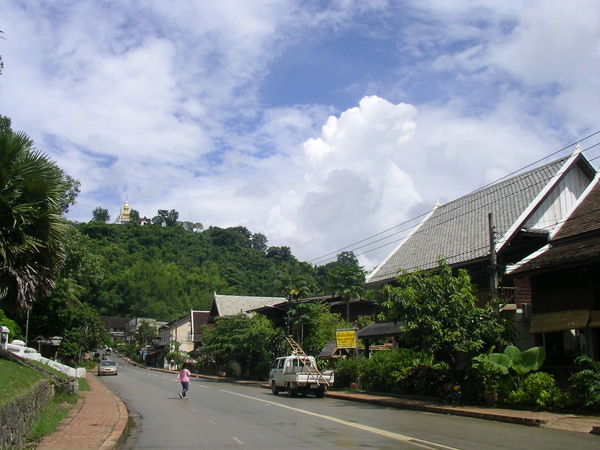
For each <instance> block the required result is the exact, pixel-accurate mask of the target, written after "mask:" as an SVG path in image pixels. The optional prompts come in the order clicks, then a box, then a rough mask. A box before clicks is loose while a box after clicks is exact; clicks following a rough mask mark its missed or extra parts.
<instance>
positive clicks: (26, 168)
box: [0, 129, 67, 311]
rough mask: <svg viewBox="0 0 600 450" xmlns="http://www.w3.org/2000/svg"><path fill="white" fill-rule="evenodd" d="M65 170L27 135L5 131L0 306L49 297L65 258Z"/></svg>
mask: <svg viewBox="0 0 600 450" xmlns="http://www.w3.org/2000/svg"><path fill="white" fill-rule="evenodd" d="M65 189H66V186H65V184H64V173H63V172H62V171H61V170H60V168H59V167H58V166H57V165H56V164H55V163H53V162H52V161H50V160H49V159H48V157H47V156H46V155H44V154H42V153H41V152H39V151H37V150H35V149H34V148H33V141H31V140H30V139H29V138H28V137H27V136H26V135H25V134H24V133H14V132H12V131H11V130H10V129H4V130H2V132H0V304H1V305H3V307H4V308H5V309H8V310H13V311H15V310H18V309H25V308H29V307H30V306H31V305H32V304H33V303H34V302H36V301H39V300H42V299H44V298H46V297H47V296H48V295H50V293H51V292H52V289H53V288H54V277H55V276H56V274H57V273H58V270H59V269H60V267H61V266H62V264H63V262H64V257H65V252H64V239H65V235H66V232H67V225H66V222H65V221H64V220H63V218H62V217H61V208H62V207H63V206H64V199H65Z"/></svg>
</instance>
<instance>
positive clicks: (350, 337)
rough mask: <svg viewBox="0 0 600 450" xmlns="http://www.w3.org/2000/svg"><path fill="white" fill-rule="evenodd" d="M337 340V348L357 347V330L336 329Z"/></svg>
mask: <svg viewBox="0 0 600 450" xmlns="http://www.w3.org/2000/svg"><path fill="white" fill-rule="evenodd" d="M335 340H336V343H337V348H355V347H356V331H354V330H352V331H336V332H335Z"/></svg>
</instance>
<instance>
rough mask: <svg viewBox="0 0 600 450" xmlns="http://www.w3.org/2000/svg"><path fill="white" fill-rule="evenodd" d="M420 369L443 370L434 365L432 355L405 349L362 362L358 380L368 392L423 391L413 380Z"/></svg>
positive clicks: (379, 353) (378, 353) (387, 352)
mask: <svg viewBox="0 0 600 450" xmlns="http://www.w3.org/2000/svg"><path fill="white" fill-rule="evenodd" d="M422 367H434V368H436V369H438V368H440V369H441V368H445V367H446V365H439V364H438V365H436V364H435V363H434V358H433V356H432V355H429V354H426V353H420V352H417V351H414V350H410V349H407V348H399V349H396V350H388V351H382V352H377V353H375V354H374V355H373V356H372V357H371V358H369V359H364V360H362V363H361V365H360V379H361V383H362V385H363V387H364V388H365V389H367V390H370V391H379V392H392V393H405V394H406V393H413V392H410V391H409V390H410V389H411V388H419V389H424V387H423V386H421V385H420V383H417V382H416V381H411V380H414V378H415V377H414V375H415V372H414V371H415V370H418V371H421V370H424V369H421V368H422Z"/></svg>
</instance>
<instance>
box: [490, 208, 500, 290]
mask: <svg viewBox="0 0 600 450" xmlns="http://www.w3.org/2000/svg"><path fill="white" fill-rule="evenodd" d="M488 225H489V231H490V300H491V299H493V298H498V260H497V256H496V236H495V235H496V227H495V226H494V213H489V214H488Z"/></svg>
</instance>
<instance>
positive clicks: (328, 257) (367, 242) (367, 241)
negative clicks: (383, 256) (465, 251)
mask: <svg viewBox="0 0 600 450" xmlns="http://www.w3.org/2000/svg"><path fill="white" fill-rule="evenodd" d="M597 134H600V130H599V131H596V132H594V133H592V134H590V135H588V136H586V137H584V138H582V139H580V140H578V141H577V142H575V143H572V144H569V145H567V146H565V147H563V148H561V149H559V150H557V151H555V152H553V153H551V154H549V155H547V156H545V157H544V158H541V159H538V160H537V161H534V162H532V163H531V164H528V165H527V166H524V167H522V168H520V169H518V170H516V171H513V172H511V173H509V174H507V175H505V176H503V177H501V178H499V179H498V180H496V181H493V182H491V183H488V184H486V185H484V186H482V187H480V188H478V189H476V190H474V191H472V192H471V193H469V194H467V195H465V196H462V197H459V198H458V199H456V200H453V201H452V202H449V203H447V204H446V205H445V206H448V205H450V204H452V203H454V202H455V203H456V204H457V206H456V207H455V208H450V209H447V211H446V214H448V213H451V212H452V211H455V210H456V208H458V207H461V208H462V207H464V205H463V204H459V202H458V200H460V199H463V198H465V197H468V196H471V195H473V194H475V193H477V192H479V191H483V190H485V189H486V188H488V187H490V186H493V185H496V184H498V188H497V189H495V190H492V191H489V192H486V196H489V195H492V194H494V193H496V192H499V191H503V190H505V189H506V188H507V187H509V186H510V185H512V184H514V183H517V182H522V181H524V180H526V179H527V178H528V175H527V172H525V173H522V172H523V170H525V169H528V168H530V167H532V166H534V165H536V164H538V163H540V162H542V161H544V160H547V159H548V158H550V157H552V156H554V155H556V154H558V153H561V152H563V151H564V150H566V149H568V148H571V147H573V146H574V145H577V144H581V143H582V142H584V141H586V140H588V139H590V138H592V137H593V136H595V135H597ZM599 145H600V143H596V144H593V145H590V146H589V147H587V148H585V149H582V150H581V153H585V152H587V151H589V150H590V149H592V148H595V147H597V146H599ZM568 157H569V156H565V157H563V158H562V159H567V158H568ZM598 158H600V156H596V157H594V158H591V159H589V160H588V161H590V162H592V161H595V160H597V159H598ZM558 161H560V159H558V160H557V161H551V162H549V163H547V165H551V164H555V163H557V162H558ZM539 169H540V167H538V168H536V169H532V170H531V171H530V172H531V173H535V172H536V171H537V170H539ZM518 173H522V175H524V177H517V176H516V174H518ZM530 175H531V174H530ZM509 177H513V178H511V179H509V180H507V183H508V184H507V183H500V182H501V181H502V180H506V179H507V178H509ZM532 186H533V184H531V185H529V186H525V188H526V187H532ZM507 197H508V196H504V197H500V198H498V199H497V200H496V201H498V200H501V199H502V198H507ZM476 200H477V201H480V200H481V199H480V198H478V199H473V200H472V201H471V202H470V203H473V202H475V201H476ZM472 211H473V210H468V211H466V212H467V213H468V212H472ZM430 212H431V211H426V212H424V213H422V214H420V215H418V216H415V217H413V218H411V219H408V220H406V221H404V222H401V223H399V224H397V225H395V226H393V227H390V228H388V229H386V230H383V231H381V232H379V233H376V234H374V235H371V236H369V237H366V238H364V239H361V240H359V241H357V242H354V243H352V244H349V245H347V246H344V247H342V248H340V249H338V250H335V251H332V252H329V253H326V254H324V255H322V256H320V257H317V258H314V259H312V260H310V261H309V263H312V264H315V265H317V264H325V263H327V262H330V261H334V260H335V256H337V254H339V253H340V252H342V251H354V250H360V249H364V248H367V249H366V250H365V251H363V252H361V253H358V254H357V255H355V256H361V255H365V254H368V253H370V252H373V251H376V250H379V249H381V248H385V247H388V246H390V245H392V244H397V243H399V242H401V241H403V240H404V239H406V237H408V236H409V235H410V233H413V230H414V229H415V227H417V226H418V225H419V224H416V225H415V224H413V225H410V226H409V227H405V228H402V229H400V230H397V231H395V232H394V233H391V234H389V235H386V236H383V237H380V236H382V235H385V234H386V233H389V232H390V231H392V230H395V229H396V228H398V227H400V226H404V225H407V224H411V223H413V222H415V221H416V220H418V219H421V218H423V217H424V216H426V215H428V214H430ZM451 217H452V216H451ZM448 220H453V218H451V219H448ZM447 222H448V221H441V222H437V223H436V224H434V225H433V226H441V225H443V224H444V223H447ZM419 223H420V222H419ZM430 229H431V228H427V227H425V228H423V229H421V228H419V229H418V230H416V231H414V233H419V232H424V231H429V230H430ZM405 232H408V233H406V234H402V233H405ZM398 235H400V236H399V237H396V236H398ZM377 237H379V238H378V239H376V240H373V239H374V238H377ZM392 238H393V240H391V241H389V242H386V243H383V244H381V245H378V246H377V247H373V248H369V247H370V246H372V245H374V244H377V243H380V242H384V241H386V240H388V239H392ZM359 244H363V245H359ZM472 251H473V250H471V251H469V253H471V252H472ZM454 256H455V257H456V256H459V255H454ZM450 258H451V257H448V259H450Z"/></svg>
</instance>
